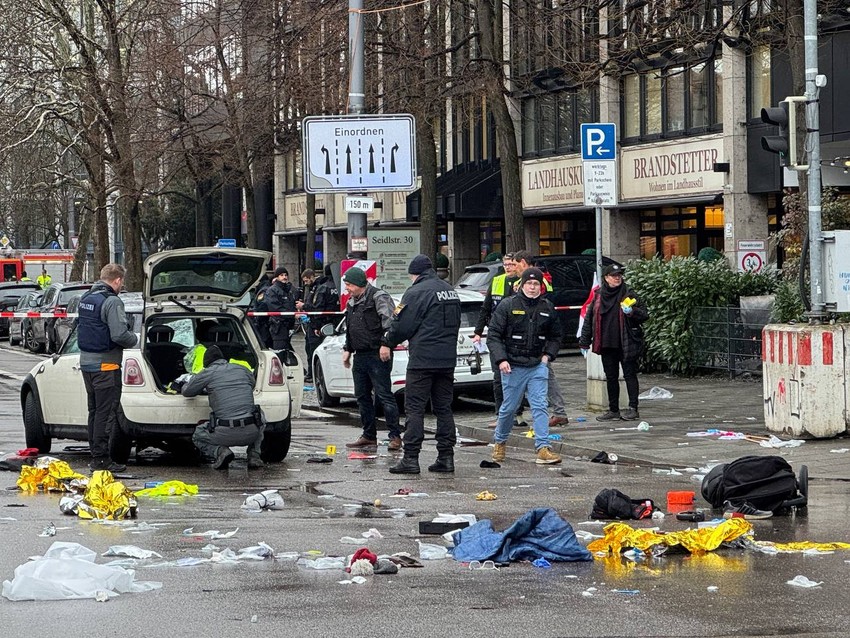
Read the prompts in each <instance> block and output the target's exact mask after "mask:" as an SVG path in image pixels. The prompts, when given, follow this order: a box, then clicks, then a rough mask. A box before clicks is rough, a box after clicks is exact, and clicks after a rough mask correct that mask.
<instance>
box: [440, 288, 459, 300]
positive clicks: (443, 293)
mask: <svg viewBox="0 0 850 638" xmlns="http://www.w3.org/2000/svg"><path fill="white" fill-rule="evenodd" d="M437 301H460V297H458V296H457V291H456V290H438V291H437Z"/></svg>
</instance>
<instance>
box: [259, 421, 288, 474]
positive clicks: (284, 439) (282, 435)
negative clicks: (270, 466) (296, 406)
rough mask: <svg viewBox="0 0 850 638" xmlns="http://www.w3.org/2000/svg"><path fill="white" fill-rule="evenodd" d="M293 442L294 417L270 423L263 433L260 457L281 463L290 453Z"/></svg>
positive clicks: (267, 461)
mask: <svg viewBox="0 0 850 638" xmlns="http://www.w3.org/2000/svg"><path fill="white" fill-rule="evenodd" d="M291 442H292V418H291V417H286V418H285V419H284V420H283V421H278V422H277V423H269V424H268V425H266V430H265V432H264V433H263V443H262V445H261V446H260V458H261V459H263V460H264V461H265V462H266V463H280V462H281V461H282V460H283V459H285V458H286V455H287V454H289V445H290V443H291Z"/></svg>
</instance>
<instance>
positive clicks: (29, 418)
mask: <svg viewBox="0 0 850 638" xmlns="http://www.w3.org/2000/svg"><path fill="white" fill-rule="evenodd" d="M24 436H25V439H26V442H27V447H34V448H37V449H38V451H39V453H40V454H47V453H48V452H50V446H51V445H52V444H53V439H52V438H51V437H50V436H49V435H48V434H47V432H46V429H45V427H44V421H42V420H41V415H39V413H38V405H37V404H36V398H35V393H34V392H29V393H28V394H27V396H26V398H25V399H24Z"/></svg>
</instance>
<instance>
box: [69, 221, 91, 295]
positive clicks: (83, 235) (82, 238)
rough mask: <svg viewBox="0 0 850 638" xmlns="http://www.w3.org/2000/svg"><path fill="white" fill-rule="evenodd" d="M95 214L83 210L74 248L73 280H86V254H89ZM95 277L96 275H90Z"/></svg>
mask: <svg viewBox="0 0 850 638" xmlns="http://www.w3.org/2000/svg"><path fill="white" fill-rule="evenodd" d="M92 218H93V215H92V214H91V213H90V212H81V214H80V227H79V228H78V229H77V247H76V248H75V249H74V263H73V265H72V266H71V281H84V279H85V274H86V273H85V268H86V256H87V255H88V246H89V236H90V235H91V227H92ZM90 279H94V277H90Z"/></svg>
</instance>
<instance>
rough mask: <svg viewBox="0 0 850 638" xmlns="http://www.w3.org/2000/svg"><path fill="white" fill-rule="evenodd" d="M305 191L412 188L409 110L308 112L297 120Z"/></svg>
mask: <svg viewBox="0 0 850 638" xmlns="http://www.w3.org/2000/svg"><path fill="white" fill-rule="evenodd" d="M301 132H302V136H303V140H302V142H303V144H302V148H303V157H304V159H303V164H304V190H305V191H307V192H308V193H346V192H348V193H350V192H366V193H368V192H379V191H408V190H413V189H414V188H416V126H415V121H414V118H413V116H412V115H406V114H398V115H346V116H339V117H324V116H310V117H306V118H304V120H303V122H302V126H301Z"/></svg>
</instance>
